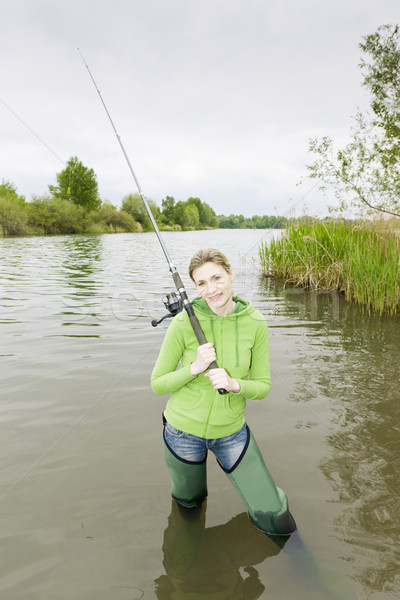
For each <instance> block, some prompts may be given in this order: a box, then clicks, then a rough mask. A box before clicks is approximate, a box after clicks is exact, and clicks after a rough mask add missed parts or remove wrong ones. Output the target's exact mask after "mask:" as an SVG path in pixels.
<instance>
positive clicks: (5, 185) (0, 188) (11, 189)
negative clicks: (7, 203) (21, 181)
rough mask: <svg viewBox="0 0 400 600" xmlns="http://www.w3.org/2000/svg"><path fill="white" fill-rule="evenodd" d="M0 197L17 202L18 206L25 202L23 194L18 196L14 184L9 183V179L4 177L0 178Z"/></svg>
mask: <svg viewBox="0 0 400 600" xmlns="http://www.w3.org/2000/svg"><path fill="white" fill-rule="evenodd" d="M0 198H5V199H7V200H11V201H12V202H17V203H18V204H19V205H20V206H23V205H24V204H25V196H20V195H19V194H18V192H17V188H16V186H15V184H14V183H11V181H7V180H6V179H2V180H1V185H0Z"/></svg>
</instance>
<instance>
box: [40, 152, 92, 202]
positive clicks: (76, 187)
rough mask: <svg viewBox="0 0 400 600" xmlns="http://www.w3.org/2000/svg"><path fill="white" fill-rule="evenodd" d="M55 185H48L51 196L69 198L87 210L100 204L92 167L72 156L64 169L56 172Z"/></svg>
mask: <svg viewBox="0 0 400 600" xmlns="http://www.w3.org/2000/svg"><path fill="white" fill-rule="evenodd" d="M56 178H57V185H49V190H50V193H51V195H52V196H53V198H60V199H63V200H69V199H70V200H71V201H72V202H73V203H74V204H78V205H79V206H83V207H84V208H86V209H87V210H97V209H98V208H100V206H101V200H100V196H99V189H98V183H97V177H96V174H95V172H94V170H93V169H89V168H88V167H85V165H84V164H83V163H82V162H81V161H80V160H78V157H77V156H73V157H71V158H70V159H69V161H68V162H67V166H66V167H65V169H63V170H62V171H60V173H57V175H56Z"/></svg>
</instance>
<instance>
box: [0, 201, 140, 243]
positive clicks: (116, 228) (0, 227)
mask: <svg viewBox="0 0 400 600" xmlns="http://www.w3.org/2000/svg"><path fill="white" fill-rule="evenodd" d="M0 192H1V190H0ZM141 229H142V228H141V226H140V223H137V222H136V221H135V219H134V218H133V217H132V216H131V215H129V214H128V213H126V212H125V211H123V210H118V209H117V208H116V207H115V206H114V205H112V204H110V203H109V202H104V203H103V204H102V206H101V208H100V209H99V210H92V211H89V210H87V209H86V208H84V207H83V206H80V205H78V204H74V203H73V202H70V201H69V200H64V199H60V198H50V197H47V196H43V197H33V199H32V202H25V203H21V202H19V201H16V199H14V198H9V197H7V196H6V195H5V194H1V193H0V232H1V233H2V234H3V236H4V237H8V236H18V235H56V234H70V233H119V232H135V231H141Z"/></svg>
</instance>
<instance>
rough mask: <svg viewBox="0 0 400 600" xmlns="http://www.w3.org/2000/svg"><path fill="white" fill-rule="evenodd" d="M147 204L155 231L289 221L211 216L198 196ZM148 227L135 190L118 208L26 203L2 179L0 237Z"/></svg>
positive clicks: (57, 200) (54, 200) (60, 200)
mask: <svg viewBox="0 0 400 600" xmlns="http://www.w3.org/2000/svg"><path fill="white" fill-rule="evenodd" d="M149 206H150V209H151V211H152V214H153V216H154V219H155V220H156V222H157V225H158V226H159V228H160V230H170V231H186V230H194V229H217V228H223V229H255V228H256V229H269V228H274V229H279V228H284V227H286V225H287V224H288V222H289V221H288V219H287V218H286V217H278V216H258V215H255V216H253V217H250V218H248V217H244V216H243V215H233V214H231V215H229V216H224V215H216V214H215V212H214V210H213V209H212V208H211V206H210V205H209V204H207V203H206V202H202V201H201V200H200V198H188V200H186V201H182V200H180V201H178V202H177V201H175V199H174V198H173V197H172V196H166V197H165V199H163V200H162V202H161V207H159V206H158V205H157V204H156V202H154V201H152V200H149ZM290 221H292V220H290ZM151 230H152V225H151V221H150V218H149V216H148V214H147V212H146V209H145V206H144V203H143V201H142V199H141V197H140V195H139V194H128V195H127V196H125V197H124V198H123V199H122V206H121V209H118V208H117V207H116V206H114V205H113V204H111V203H110V202H108V201H102V202H101V201H100V202H99V203H98V205H97V206H96V207H95V208H93V207H90V208H89V207H88V206H85V205H82V204H81V203H78V202H76V201H74V200H73V199H71V198H65V197H57V196H54V195H53V196H42V197H35V196H34V197H33V198H32V200H31V201H30V202H26V200H25V198H24V197H23V196H21V195H19V194H18V192H17V189H16V187H15V185H14V184H12V183H10V182H7V181H4V180H3V182H2V184H1V185H0V232H1V233H2V234H3V236H15V235H54V234H68V233H107V232H109V233H117V232H137V231H151Z"/></svg>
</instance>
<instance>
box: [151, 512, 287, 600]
mask: <svg viewBox="0 0 400 600" xmlns="http://www.w3.org/2000/svg"><path fill="white" fill-rule="evenodd" d="M206 504H207V502H206V501H205V502H203V504H202V505H201V506H200V507H198V508H197V509H185V508H183V507H181V506H179V504H178V503H177V502H175V501H172V509H171V514H170V517H169V520H168V527H167V528H166V530H165V532H164V544H163V552H164V561H163V564H164V568H165V571H166V574H165V575H162V576H161V577H159V578H158V579H156V581H155V585H156V588H155V589H156V596H157V598H158V599H159V600H170V599H172V598H176V599H180V598H192V597H194V594H195V595H196V596H195V597H196V598H201V597H204V598H208V599H209V600H217V599H218V600H223V599H225V598H226V599H227V600H228V599H230V600H235V599H239V598H240V599H243V600H256V599H257V598H260V596H261V595H262V593H263V592H264V590H265V586H264V585H263V584H262V583H261V581H260V579H259V575H258V572H257V570H256V569H255V568H254V566H253V565H256V564H258V563H261V562H263V561H264V560H265V559H266V558H268V557H270V556H275V555H276V554H278V553H279V552H280V548H279V547H278V546H277V544H275V543H274V542H272V541H271V540H270V539H268V538H267V536H265V535H264V534H263V533H261V532H260V531H257V529H255V528H254V527H252V526H250V527H249V520H248V517H247V514H246V513H242V514H240V515H237V516H236V517H234V518H233V519H231V520H230V521H229V522H228V523H225V524H224V525H218V526H216V527H208V528H206V526H205V521H206ZM241 568H242V569H243V574H242V573H241V572H240V569H241Z"/></svg>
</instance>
